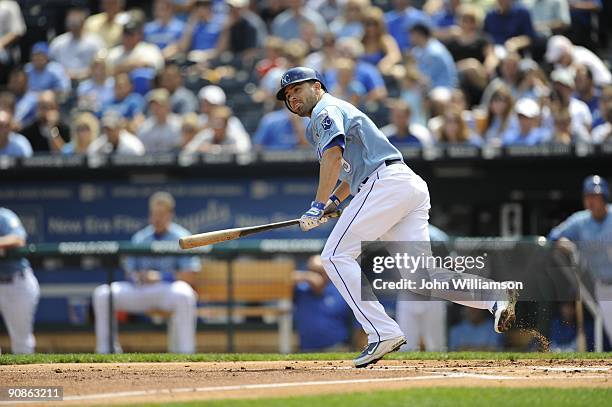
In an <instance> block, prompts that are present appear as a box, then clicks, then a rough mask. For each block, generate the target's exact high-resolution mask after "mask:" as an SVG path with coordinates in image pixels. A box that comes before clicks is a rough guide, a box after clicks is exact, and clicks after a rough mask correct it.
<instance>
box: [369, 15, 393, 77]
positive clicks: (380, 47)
mask: <svg viewBox="0 0 612 407" xmlns="http://www.w3.org/2000/svg"><path fill="white" fill-rule="evenodd" d="M363 26H364V33H363V36H362V37H361V42H362V44H363V50H364V53H363V55H362V56H361V60H362V61H365V62H369V63H370V64H372V65H375V66H376V67H377V68H378V70H379V71H380V73H382V74H383V75H389V74H390V73H391V69H392V68H393V66H394V65H396V64H397V63H399V62H400V61H401V60H402V54H401V53H400V50H399V48H398V46H397V43H396V42H395V39H393V37H392V36H391V35H389V34H387V30H386V27H385V20H384V14H383V12H382V10H381V9H380V8H378V7H369V8H367V9H366V10H365V11H364V14H363Z"/></svg>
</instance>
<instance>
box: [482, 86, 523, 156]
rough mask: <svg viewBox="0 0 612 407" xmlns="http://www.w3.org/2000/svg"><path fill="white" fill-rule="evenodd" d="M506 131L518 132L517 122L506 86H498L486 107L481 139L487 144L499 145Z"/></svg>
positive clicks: (511, 99) (510, 95)
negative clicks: (485, 118)
mask: <svg viewBox="0 0 612 407" xmlns="http://www.w3.org/2000/svg"><path fill="white" fill-rule="evenodd" d="M507 131H510V132H511V133H516V132H517V131H518V120H517V118H516V116H515V115H514V99H513V98H512V94H511V93H510V89H509V88H508V87H507V86H500V87H499V88H498V89H497V90H496V91H495V92H493V95H492V96H491V101H490V102H489V104H488V106H487V120H486V126H485V130H484V133H483V135H482V136H483V139H484V141H485V142H486V143H487V144H491V145H498V146H499V145H501V141H502V136H503V135H504V133H506V132H507Z"/></svg>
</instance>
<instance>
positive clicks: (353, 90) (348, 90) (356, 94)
mask: <svg viewBox="0 0 612 407" xmlns="http://www.w3.org/2000/svg"><path fill="white" fill-rule="evenodd" d="M336 70H337V71H338V77H337V82H336V84H335V85H334V87H333V88H331V89H330V93H331V94H332V95H334V96H335V97H337V98H339V99H343V100H346V101H347V102H350V103H351V104H353V105H354V106H359V105H360V104H361V102H362V100H364V99H365V95H366V90H365V87H364V86H363V85H362V84H361V82H359V81H358V80H357V79H356V78H355V62H354V61H353V60H351V59H348V58H340V59H338V60H337V61H336Z"/></svg>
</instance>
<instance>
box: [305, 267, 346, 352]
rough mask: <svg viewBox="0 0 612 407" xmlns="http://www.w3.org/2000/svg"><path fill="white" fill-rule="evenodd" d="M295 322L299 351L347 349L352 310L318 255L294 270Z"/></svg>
mask: <svg viewBox="0 0 612 407" xmlns="http://www.w3.org/2000/svg"><path fill="white" fill-rule="evenodd" d="M294 281H295V291H294V292H295V297H294V302H295V312H294V315H295V324H296V328H297V331H298V336H299V339H300V350H301V351H302V352H312V351H320V352H323V351H331V350H334V351H339V350H346V345H347V343H348V342H349V341H350V338H351V326H352V324H351V320H352V318H351V310H350V308H349V307H348V305H347V304H346V302H345V301H344V300H343V299H342V296H341V295H340V293H339V292H338V290H337V289H336V287H335V286H334V285H333V284H329V277H328V276H327V273H326V272H325V270H324V269H323V265H322V263H321V257H320V256H318V255H317V256H312V257H310V258H309V259H308V265H307V270H306V271H296V272H295V273H294Z"/></svg>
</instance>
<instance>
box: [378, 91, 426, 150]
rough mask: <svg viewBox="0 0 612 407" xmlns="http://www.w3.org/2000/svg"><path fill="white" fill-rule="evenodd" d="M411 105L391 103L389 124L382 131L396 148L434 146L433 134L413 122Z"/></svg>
mask: <svg viewBox="0 0 612 407" xmlns="http://www.w3.org/2000/svg"><path fill="white" fill-rule="evenodd" d="M411 114H412V111H411V110H410V105H409V104H408V103H406V102H405V101H403V100H393V101H391V102H390V110H389V124H387V125H386V126H384V127H383V128H381V129H380V130H381V131H382V132H383V133H384V135H385V136H387V138H388V139H389V141H390V142H391V144H393V145H394V146H395V147H398V148H399V147H405V146H413V147H420V146H422V145H425V146H428V145H431V144H433V139H432V136H431V133H430V132H429V130H427V128H426V127H425V126H423V125H421V124H418V123H412V122H411Z"/></svg>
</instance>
